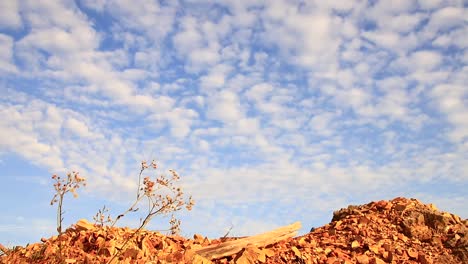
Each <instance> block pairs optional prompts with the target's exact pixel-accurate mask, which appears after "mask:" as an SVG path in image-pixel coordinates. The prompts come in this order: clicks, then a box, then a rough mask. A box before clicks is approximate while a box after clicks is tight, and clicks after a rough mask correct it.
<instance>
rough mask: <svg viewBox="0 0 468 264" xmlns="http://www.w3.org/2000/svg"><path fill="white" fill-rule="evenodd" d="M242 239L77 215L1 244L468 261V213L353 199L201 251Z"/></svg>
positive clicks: (129, 259)
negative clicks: (293, 227) (263, 236)
mask: <svg viewBox="0 0 468 264" xmlns="http://www.w3.org/2000/svg"><path fill="white" fill-rule="evenodd" d="M238 240H240V239H239V238H220V239H213V240H210V239H208V238H206V237H204V236H201V235H195V236H194V238H193V239H186V238H183V237H179V236H165V235H162V234H160V233H157V232H151V231H146V230H144V231H141V232H138V233H135V230H133V229H129V228H110V227H98V226H95V225H93V224H90V223H88V222H87V221H85V220H80V221H79V222H78V223H76V224H75V225H74V226H72V227H71V228H69V229H67V231H66V232H65V233H63V234H62V235H61V236H54V237H51V238H49V239H42V240H41V241H42V242H41V243H35V244H31V245H28V246H26V247H16V248H14V249H6V248H4V247H2V246H1V245H0V254H1V252H2V251H3V252H4V254H3V255H2V256H0V263H108V262H109V261H111V259H112V256H114V255H116V256H117V257H116V258H114V259H113V260H112V261H111V263H200V264H205V263H238V264H243V263H326V264H338V263H339V264H344V263H346V264H347V263H359V264H381V263H423V264H431V263H434V264H436V263H437V264H438V263H442V264H444V263H447V264H452V263H453V264H455V263H456V264H459V263H468V220H462V219H460V217H458V216H456V215H453V214H450V213H445V212H440V211H438V210H437V209H436V208H435V207H434V206H433V205H432V204H429V205H425V204H423V203H421V202H419V201H418V200H416V199H406V198H395V199H393V200H391V201H378V202H371V203H368V204H365V205H360V206H349V207H348V208H345V209H341V210H339V211H336V212H334V214H333V218H332V221H331V222H330V223H329V224H327V225H325V226H322V227H319V228H315V229H314V230H313V231H312V232H310V233H308V234H306V235H303V236H300V237H295V238H288V239H282V240H280V241H279V242H278V239H273V240H272V241H274V242H272V243H271V244H269V243H266V242H265V241H264V242H265V243H263V244H262V246H257V245H256V244H255V241H254V240H250V241H251V242H252V241H253V242H252V243H249V244H248V245H246V246H244V247H242V248H240V249H239V250H238V251H237V252H234V253H229V254H230V255H223V254H217V255H216V256H210V255H209V254H208V255H207V254H198V253H200V252H202V251H204V249H206V248H213V245H220V248H223V247H222V245H223V243H228V242H229V241H238ZM267 242H268V241H267ZM224 245H225V244H224ZM197 252H198V253H197ZM205 252H206V250H205ZM229 252H232V250H231V251H229ZM116 253H117V254H116ZM218 253H219V250H218ZM202 255H203V256H202Z"/></svg>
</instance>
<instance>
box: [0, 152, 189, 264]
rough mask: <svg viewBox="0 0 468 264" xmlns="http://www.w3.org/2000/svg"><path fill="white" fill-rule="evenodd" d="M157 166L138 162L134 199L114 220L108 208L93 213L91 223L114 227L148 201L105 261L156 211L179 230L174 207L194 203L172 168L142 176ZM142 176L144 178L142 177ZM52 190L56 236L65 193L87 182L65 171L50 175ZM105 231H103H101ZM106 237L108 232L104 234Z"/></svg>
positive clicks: (173, 231)
mask: <svg viewBox="0 0 468 264" xmlns="http://www.w3.org/2000/svg"><path fill="white" fill-rule="evenodd" d="M157 168H158V165H157V163H156V162H155V161H154V160H153V161H152V162H151V163H150V164H148V163H147V162H146V161H143V162H141V168H140V173H139V174H138V189H137V193H136V199H135V201H134V202H133V203H132V205H131V206H130V207H129V208H128V209H127V210H126V211H125V212H123V213H121V214H119V215H118V216H117V217H116V218H115V220H112V217H111V216H110V215H109V209H108V208H106V206H103V207H102V209H99V210H98V212H97V213H96V215H95V216H94V217H93V220H94V225H95V226H96V227H98V228H99V227H100V228H103V230H104V227H105V226H109V227H114V226H115V225H116V223H117V222H118V221H119V220H120V219H121V218H122V217H124V216H126V215H127V214H128V213H130V212H137V211H138V210H139V207H138V206H139V205H140V203H141V202H142V201H143V200H144V199H146V201H147V203H148V210H147V212H146V214H145V216H144V217H143V218H141V219H142V220H141V222H140V225H139V226H138V228H137V229H135V231H134V232H133V233H132V234H131V235H130V236H128V237H127V238H126V239H125V241H124V242H123V244H122V245H121V246H120V247H119V248H118V249H117V250H116V251H115V252H114V253H113V254H112V255H111V256H110V258H109V260H108V261H107V263H112V262H113V261H114V260H115V259H118V257H119V256H120V254H121V252H123V250H124V249H125V248H126V246H127V244H128V243H129V242H130V241H131V240H132V239H133V238H134V237H136V236H137V235H138V234H139V233H140V232H141V231H142V230H143V229H144V228H145V227H146V226H147V225H148V223H149V222H150V221H151V220H152V219H153V217H154V216H156V215H169V214H171V218H170V220H169V224H170V228H169V229H168V230H167V231H169V232H170V234H172V235H175V234H178V233H179V232H180V224H181V223H180V220H179V219H177V218H176V217H175V215H174V213H175V212H176V211H179V210H181V209H183V208H184V207H185V208H186V209H187V210H191V209H192V207H193V206H194V201H193V199H192V197H191V196H190V197H189V198H188V200H187V201H185V200H184V193H183V191H182V188H181V187H178V186H176V182H177V181H179V180H180V176H179V175H178V174H177V172H176V171H174V170H169V172H170V173H171V175H170V177H167V176H165V175H163V174H162V175H160V176H158V177H156V178H155V180H152V179H151V177H149V176H144V175H143V173H144V172H146V171H147V170H156V169H157ZM142 178H143V180H142ZM52 179H53V180H54V184H53V187H54V190H55V194H54V196H53V198H52V200H51V202H50V204H51V205H54V204H56V203H57V204H58V205H57V232H58V234H59V236H60V235H61V234H62V231H63V230H62V223H63V219H64V218H63V215H64V210H63V201H64V197H65V194H67V193H72V194H73V197H75V198H76V197H78V194H77V189H79V188H80V187H83V186H86V180H85V178H83V177H81V176H80V175H79V173H78V172H75V171H73V172H71V173H68V174H67V177H66V178H62V177H60V176H58V175H55V174H54V175H53V176H52ZM106 230H107V229H106ZM104 232H105V231H104ZM106 238H107V235H106ZM58 250H59V252H58V256H57V257H58V258H59V259H63V256H61V248H59V249H58ZM6 254H8V251H6V250H3V249H2V255H6Z"/></svg>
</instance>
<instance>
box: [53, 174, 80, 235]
mask: <svg viewBox="0 0 468 264" xmlns="http://www.w3.org/2000/svg"><path fill="white" fill-rule="evenodd" d="M52 179H53V180H54V181H55V183H54V189H55V195H54V197H53V198H52V200H51V201H50V205H54V204H55V203H58V205H57V232H58V233H59V235H60V234H62V223H63V214H64V213H65V212H64V211H63V198H64V197H65V194H67V193H69V192H71V193H72V194H73V197H75V198H77V197H78V194H77V193H76V190H77V189H78V188H80V187H82V186H86V182H85V181H86V179H85V178H82V177H80V175H79V173H78V172H75V171H73V172H71V173H68V174H67V177H66V178H62V177H60V176H57V175H56V174H54V175H52Z"/></svg>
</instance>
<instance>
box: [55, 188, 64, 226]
mask: <svg viewBox="0 0 468 264" xmlns="http://www.w3.org/2000/svg"><path fill="white" fill-rule="evenodd" d="M64 195H65V193H61V194H60V195H59V200H58V206H57V232H58V233H59V235H61V234H62V222H63V214H64V213H65V212H63V210H62V205H63V196H64Z"/></svg>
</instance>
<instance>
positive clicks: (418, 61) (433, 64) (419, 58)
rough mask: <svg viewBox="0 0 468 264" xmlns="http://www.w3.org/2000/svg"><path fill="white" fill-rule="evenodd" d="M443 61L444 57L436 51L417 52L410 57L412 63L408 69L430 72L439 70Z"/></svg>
mask: <svg viewBox="0 0 468 264" xmlns="http://www.w3.org/2000/svg"><path fill="white" fill-rule="evenodd" d="M442 59H443V58H442V56H441V55H440V54H439V53H437V52H434V51H425V50H423V51H417V52H414V53H412V54H411V55H410V62H409V64H408V66H407V67H408V68H410V69H411V68H414V69H415V70H425V71H430V70H434V69H435V68H437V67H438V66H439V65H440V64H441V63H442Z"/></svg>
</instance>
